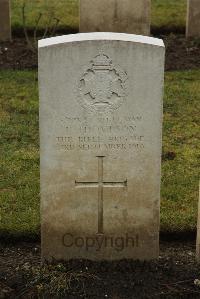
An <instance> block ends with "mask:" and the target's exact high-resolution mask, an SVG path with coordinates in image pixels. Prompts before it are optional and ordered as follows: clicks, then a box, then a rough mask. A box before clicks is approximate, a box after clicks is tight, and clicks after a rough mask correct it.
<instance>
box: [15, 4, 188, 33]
mask: <svg viewBox="0 0 200 299" xmlns="http://www.w3.org/2000/svg"><path fill="white" fill-rule="evenodd" d="M24 1H25V3H26V8H25V12H26V13H25V16H26V24H27V27H28V28H34V27H35V24H36V20H37V19H38V16H39V14H40V13H41V14H42V18H41V20H40V22H39V29H41V28H45V27H46V25H47V24H48V20H49V17H50V16H53V17H56V18H58V19H59V20H60V22H59V27H61V28H67V29H68V30H70V29H73V30H78V24H79V7H78V6H79V1H81V0H59V1H58V0H11V5H12V26H13V29H17V28H18V29H21V28H22V27H23V22H22V8H21V7H22V4H23V2H24ZM186 3H187V0H152V14H151V18H152V22H151V23H152V27H154V28H163V27H165V28H174V27H175V28H184V27H185V23H186V6H187V5H186ZM50 19H52V17H50ZM52 24H53V19H52Z"/></svg>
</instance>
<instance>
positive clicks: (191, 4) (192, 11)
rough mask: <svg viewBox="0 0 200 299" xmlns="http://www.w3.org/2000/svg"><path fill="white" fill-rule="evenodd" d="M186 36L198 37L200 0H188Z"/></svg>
mask: <svg viewBox="0 0 200 299" xmlns="http://www.w3.org/2000/svg"><path fill="white" fill-rule="evenodd" d="M186 36H187V37H200V0H188V12H187V28H186Z"/></svg>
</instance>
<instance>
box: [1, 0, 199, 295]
mask: <svg viewBox="0 0 200 299" xmlns="http://www.w3.org/2000/svg"><path fill="white" fill-rule="evenodd" d="M18 2H19V0H14V1H12V5H13V8H14V15H13V27H14V39H13V42H11V43H1V44H0V104H1V105H0V109H1V110H0V117H1V127H0V135H1V156H0V159H1V168H2V170H1V176H0V181H1V182H0V188H1V190H0V196H1V200H0V235H1V239H0V298H37V297H41V298H50V297H53V298H55V297H58V298H69V299H70V298H74V299H75V298H96V299H98V298H112V299H123V298H126V299H127V298H167V299H168V298H200V288H199V286H198V283H199V284H200V281H199V280H200V266H199V265H198V264H197V263H196V262H195V234H196V220H197V201H198V179H199V167H198V163H199V158H200V155H199V137H200V136H199V108H200V107H199V105H200V104H199V94H200V55H199V53H200V41H199V40H198V39H196V40H194V39H190V40H188V41H186V39H185V38H184V36H183V35H180V33H183V32H184V26H185V18H184V14H185V12H186V7H185V1H182V0H179V1H174V0H169V1H160V0H154V1H153V8H152V13H153V16H152V23H153V26H152V27H153V30H154V32H155V33H157V34H159V36H161V35H160V34H161V33H162V34H166V33H168V32H173V33H172V34H170V35H165V36H161V37H162V38H164V40H165V45H166V46H167V57H166V70H167V72H166V73H165V91H164V124H163V155H162V188H161V252H160V258H159V260H158V261H152V262H144V263H142V262H137V261H136V262H134V261H126V260H122V261H120V262H91V261H81V260H79V261H69V262H65V263H55V264H53V265H44V266H41V264H40V216H39V132H38V89H37V85H38V79H37V71H36V67H37V52H32V51H30V50H29V49H28V48H27V44H26V41H25V39H24V38H21V37H22V36H23V34H22V27H23V26H22V22H21V18H20V17H19V6H17V3H18ZM53 2H54V1H53V0H52V2H51V3H53ZM69 2H70V6H69V7H68V10H67V14H65V17H66V20H65V19H63V18H62V16H61V19H62V21H61V24H60V28H59V30H60V32H63V30H66V27H65V28H64V27H62V26H63V24H66V22H67V28H68V31H69V32H77V24H78V18H77V17H76V16H77V1H69ZM38 3H40V2H38ZM57 3H58V2H57ZM62 5H63V3H62V1H59V3H58V4H57V6H58V11H59V10H60V13H61V14H62V13H63V12H62V11H63V6H62ZM175 7H176V11H178V13H176V12H174V13H172V9H174V8H175ZM28 14H29V16H28V15H27V21H28V30H29V32H30V34H31V32H33V30H34V24H35V16H37V12H35V11H33V10H31V9H30V10H29V12H28ZM63 15H64V13H63ZM172 24H173V25H172ZM42 29H43V27H41V30H42ZM177 33H178V34H177ZM196 279H197V280H196ZM198 279H199V280H198ZM195 280H196V284H194V281H195Z"/></svg>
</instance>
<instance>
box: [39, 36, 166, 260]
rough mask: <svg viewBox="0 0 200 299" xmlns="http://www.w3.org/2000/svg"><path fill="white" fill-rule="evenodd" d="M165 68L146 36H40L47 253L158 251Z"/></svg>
mask: <svg viewBox="0 0 200 299" xmlns="http://www.w3.org/2000/svg"><path fill="white" fill-rule="evenodd" d="M163 69H164V45H163V42H162V40H158V39H154V38H150V37H141V36H135V35H128V34H120V33H87V34H77V35H69V36H63V37H55V38H50V39H46V40H41V41H40V42H39V90H40V146H41V148H40V151H41V216H42V217H41V218H42V256H43V258H44V259H48V260H50V259H51V258H52V257H54V258H56V259H71V258H87V259H92V260H101V259H108V260H113V259H121V258H133V259H152V258H156V257H158V252H159V204H160V164H161V124H162V88H163Z"/></svg>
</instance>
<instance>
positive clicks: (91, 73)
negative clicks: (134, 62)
mask: <svg viewBox="0 0 200 299" xmlns="http://www.w3.org/2000/svg"><path fill="white" fill-rule="evenodd" d="M126 80H127V74H126V72H125V71H123V70H122V69H121V68H120V67H118V66H117V67H116V66H115V65H113V63H112V60H111V59H110V58H109V57H108V56H107V55H105V54H103V53H100V54H99V55H97V56H96V57H95V58H94V59H93V60H92V61H91V64H90V66H89V67H88V68H87V69H86V71H85V72H84V74H83V75H82V77H81V79H80V82H79V97H78V98H79V103H80V105H81V106H82V107H84V108H86V109H89V110H90V111H96V112H107V111H112V110H115V109H117V108H119V107H120V106H121V105H122V103H123V101H124V100H125V97H126Z"/></svg>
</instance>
